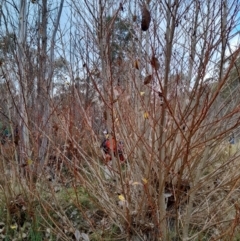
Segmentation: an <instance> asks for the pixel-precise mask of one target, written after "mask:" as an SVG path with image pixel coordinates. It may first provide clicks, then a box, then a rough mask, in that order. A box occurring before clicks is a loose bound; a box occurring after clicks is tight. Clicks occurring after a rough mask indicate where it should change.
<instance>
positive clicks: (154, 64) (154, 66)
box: [151, 56, 160, 70]
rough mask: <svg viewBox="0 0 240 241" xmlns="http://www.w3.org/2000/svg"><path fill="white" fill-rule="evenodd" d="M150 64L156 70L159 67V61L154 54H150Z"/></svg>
mask: <svg viewBox="0 0 240 241" xmlns="http://www.w3.org/2000/svg"><path fill="white" fill-rule="evenodd" d="M151 65H152V67H153V68H155V69H156V70H159V68H160V63H159V61H158V59H157V58H156V57H154V56H152V59H151Z"/></svg>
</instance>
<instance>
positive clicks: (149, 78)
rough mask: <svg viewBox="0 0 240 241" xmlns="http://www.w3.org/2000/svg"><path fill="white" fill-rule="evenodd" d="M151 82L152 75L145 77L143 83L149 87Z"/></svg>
mask: <svg viewBox="0 0 240 241" xmlns="http://www.w3.org/2000/svg"><path fill="white" fill-rule="evenodd" d="M151 80H152V75H151V74H150V75H148V76H146V77H145V79H144V82H143V83H144V84H145V85H147V84H149V83H150V82H151Z"/></svg>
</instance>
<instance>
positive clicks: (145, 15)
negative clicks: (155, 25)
mask: <svg viewBox="0 0 240 241" xmlns="http://www.w3.org/2000/svg"><path fill="white" fill-rule="evenodd" d="M150 22H151V15H150V12H149V10H148V9H147V6H146V5H145V4H144V6H143V8H142V23H141V28H142V31H147V30H148V28H149V25H150Z"/></svg>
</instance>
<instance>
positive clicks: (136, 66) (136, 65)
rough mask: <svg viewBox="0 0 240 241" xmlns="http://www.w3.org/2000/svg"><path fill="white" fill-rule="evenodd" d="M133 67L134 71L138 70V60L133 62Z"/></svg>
mask: <svg viewBox="0 0 240 241" xmlns="http://www.w3.org/2000/svg"><path fill="white" fill-rule="evenodd" d="M134 67H135V68H136V69H139V63H138V60H137V59H136V60H135V61H134Z"/></svg>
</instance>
